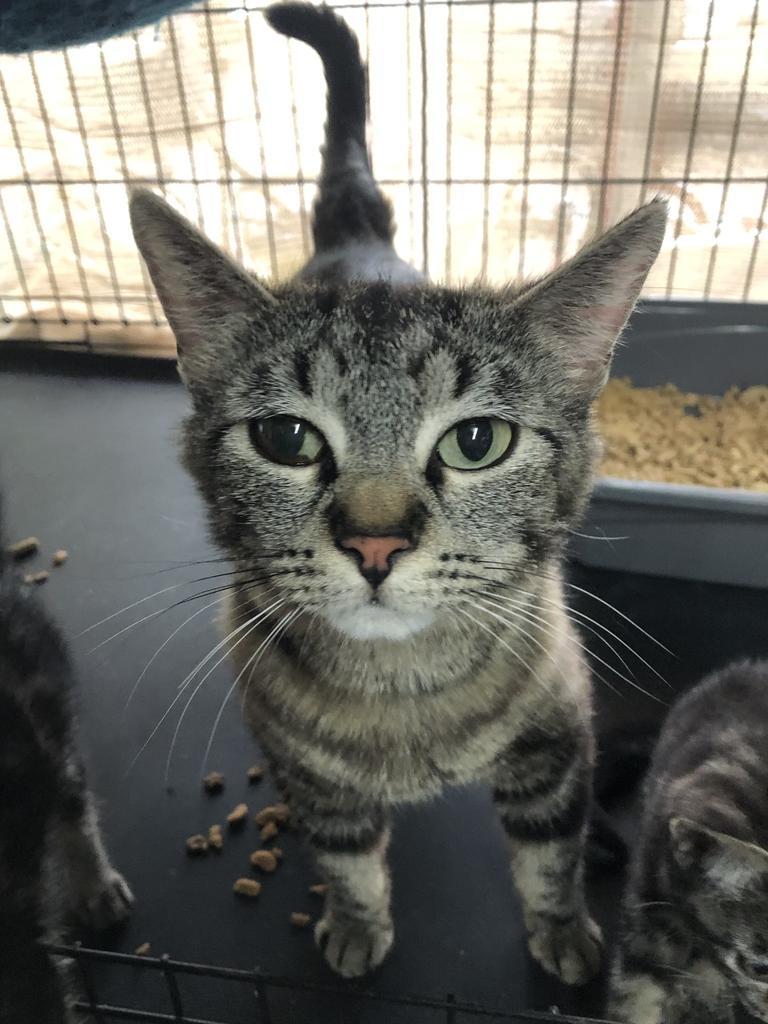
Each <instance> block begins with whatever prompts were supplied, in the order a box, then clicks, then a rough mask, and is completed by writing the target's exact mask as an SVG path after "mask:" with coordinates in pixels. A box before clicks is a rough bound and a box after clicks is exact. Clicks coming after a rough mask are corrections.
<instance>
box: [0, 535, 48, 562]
mask: <svg viewBox="0 0 768 1024" xmlns="http://www.w3.org/2000/svg"><path fill="white" fill-rule="evenodd" d="M39 550H40V541H39V540H38V539H37V537H25V538H24V540H17V541H16V543H15V544H11V546H10V547H9V548H8V554H9V555H10V556H11V558H16V559H19V560H21V559H22V558H28V557H29V555H34V554H35V553H36V552H37V551H39Z"/></svg>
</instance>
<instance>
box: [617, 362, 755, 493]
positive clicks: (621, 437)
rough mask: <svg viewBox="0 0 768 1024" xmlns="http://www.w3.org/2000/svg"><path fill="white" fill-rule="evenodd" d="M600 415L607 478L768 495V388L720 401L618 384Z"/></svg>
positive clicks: (667, 387) (668, 388) (667, 388)
mask: <svg viewBox="0 0 768 1024" xmlns="http://www.w3.org/2000/svg"><path fill="white" fill-rule="evenodd" d="M597 414H598V420H599V423H600V433H601V434H602V437H603V441H604V446H605V451H604V455H603V460H602V464H601V467H600V469H601V472H602V473H603V474H604V475H605V476H614V477H624V478H625V479H630V480H658V481H662V482H664V483H677V484H699V485H703V486H705V487H726V488H728V487H739V488H744V489H746V490H750V491H762V492H763V493H768V387H762V386H756V387H751V388H745V389H744V390H741V389H739V388H730V389H729V390H728V391H727V392H726V393H725V394H724V395H723V396H722V397H720V396H717V395H696V394H691V393H687V392H685V391H680V390H679V389H678V388H676V387H675V386H674V384H664V385H663V386H661V387H656V388H638V387H634V386H633V385H632V383H631V382H630V381H629V380H627V379H615V380H610V381H609V382H608V384H607V385H606V387H605V390H604V391H603V394H602V395H601V397H600V399H599V401H598V403H597Z"/></svg>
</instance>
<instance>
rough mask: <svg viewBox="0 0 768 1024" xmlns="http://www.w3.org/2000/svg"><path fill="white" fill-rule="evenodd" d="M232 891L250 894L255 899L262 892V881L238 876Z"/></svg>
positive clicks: (242, 894) (238, 893)
mask: <svg viewBox="0 0 768 1024" xmlns="http://www.w3.org/2000/svg"><path fill="white" fill-rule="evenodd" d="M232 891H233V892H234V893H236V894H237V895H238V896H249V897H250V898H251V899H253V898H254V897H255V896H258V895H259V893H260V892H261V882H257V881H256V879H255V878H238V880H237V881H236V882H235V884H234V885H233V886H232Z"/></svg>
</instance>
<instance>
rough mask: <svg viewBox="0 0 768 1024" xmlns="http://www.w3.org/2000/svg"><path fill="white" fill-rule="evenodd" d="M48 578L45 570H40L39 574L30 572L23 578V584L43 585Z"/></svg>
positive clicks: (48, 574)
mask: <svg viewBox="0 0 768 1024" xmlns="http://www.w3.org/2000/svg"><path fill="white" fill-rule="evenodd" d="M49 576H50V573H49V572H47V571H46V570H45V569H41V570H40V572H30V573H27V575H26V576H25V577H24V582H25V583H45V581H46V580H47V579H48V577H49Z"/></svg>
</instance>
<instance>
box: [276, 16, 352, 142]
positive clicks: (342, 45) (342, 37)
mask: <svg viewBox="0 0 768 1024" xmlns="http://www.w3.org/2000/svg"><path fill="white" fill-rule="evenodd" d="M264 16H265V17H266V19H267V21H268V22H269V24H270V25H271V26H272V28H273V29H275V31H276V32H280V33H281V34H282V35H284V36H289V37H290V38H291V39H298V40H300V41H301V42H302V43H306V44H307V46H311V47H312V49H313V50H314V51H315V52H316V53H317V54H318V56H319V57H320V59H321V60H322V62H323V70H324V71H325V78H326V81H327V83H328V124H327V126H326V131H327V143H328V145H329V147H331V148H332V147H333V146H334V145H336V144H343V143H346V142H348V141H349V140H351V139H353V140H354V141H356V142H358V143H359V144H360V145H361V146H362V147H363V150H364V149H365V122H366V111H367V88H366V75H365V68H364V66H363V62H362V58H361V56H360V47H359V46H358V43H357V39H356V38H355V35H354V33H353V32H352V30H351V29H350V28H349V26H348V25H347V24H346V22H344V21H342V19H341V18H339V17H338V15H337V14H335V13H334V11H332V10H331V8H330V7H327V6H326V5H325V4H322V5H321V6H319V7H315V6H314V5H313V4H308V3H293V2H290V3H279V4H272V5H271V6H270V7H267V8H266V10H265V11H264Z"/></svg>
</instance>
